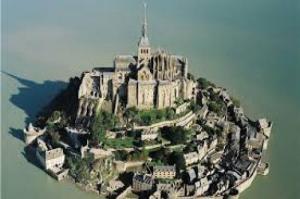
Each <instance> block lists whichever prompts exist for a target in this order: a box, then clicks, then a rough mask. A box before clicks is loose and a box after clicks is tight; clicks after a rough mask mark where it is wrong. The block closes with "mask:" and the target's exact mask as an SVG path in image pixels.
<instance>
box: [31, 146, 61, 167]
mask: <svg viewBox="0 0 300 199" xmlns="http://www.w3.org/2000/svg"><path fill="white" fill-rule="evenodd" d="M36 157H37V159H38V160H39V162H40V163H41V164H42V166H43V167H44V168H45V169H46V170H58V169H61V168H62V166H63V164H64V162H65V155H64V152H63V149H62V148H55V149H51V150H45V151H44V150H40V149H37V150H36Z"/></svg>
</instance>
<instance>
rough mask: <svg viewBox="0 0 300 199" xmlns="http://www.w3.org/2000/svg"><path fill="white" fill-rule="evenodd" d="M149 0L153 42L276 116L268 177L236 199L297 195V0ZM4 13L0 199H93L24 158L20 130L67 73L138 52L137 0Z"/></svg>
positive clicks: (9, 5) (34, 1) (26, 4)
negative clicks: (182, 57)
mask: <svg viewBox="0 0 300 199" xmlns="http://www.w3.org/2000/svg"><path fill="white" fill-rule="evenodd" d="M148 4H149V5H148V7H149V9H148V13H149V17H148V18H149V36H150V42H151V45H152V46H153V47H154V48H157V47H162V48H165V49H167V50H168V51H169V52H172V53H177V54H181V55H185V56H187V57H188V59H189V66H190V70H191V72H192V73H193V74H195V75H197V76H203V77H206V78H208V79H210V80H212V81H214V82H216V83H217V84H218V85H220V86H224V87H226V88H228V89H229V91H230V92H231V93H232V94H233V95H235V96H236V97H238V98H239V99H240V101H241V103H242V105H243V107H244V109H245V111H246V112H247V113H248V114H249V115H250V116H251V117H252V118H254V119H258V118H260V117H267V118H268V119H270V120H272V121H274V128H273V132H272V137H271V142H270V143H269V148H268V151H267V154H266V156H267V157H266V158H267V159H268V161H269V162H270V163H271V171H270V174H269V175H268V176H266V177H257V178H256V179H255V181H254V183H253V185H252V186H251V187H250V189H248V190H247V191H245V192H244V193H243V194H242V197H241V198H244V199H253V198H258V199H271V198H272V199H277V198H278V199H282V198H288V199H294V198H300V195H299V192H298V189H299V188H300V183H299V178H300V172H299V168H300V153H299V151H300V150H299V145H300V132H299V129H300V108H299V107H300V83H299V80H300V79H299V75H300V37H299V36H300V27H299V26H300V3H299V1H297V0H252V1H238V0H226V1H219V0H201V1H199V0H189V1H179V0H166V1H159V0H151V1H149V3H148ZM2 11H3V12H2V13H3V15H2V19H3V21H2V22H3V26H2V36H3V38H2V73H1V79H2V81H1V85H2V92H1V95H2V101H1V106H2V110H1V122H2V126H1V147H2V148H1V149H2V150H1V151H2V153H1V155H2V157H1V160H2V164H1V171H2V175H1V179H2V183H1V189H2V190H1V194H2V198H4V199H15V198H23V199H33V198H44V199H50V198H51V199H52V198H57V199H60V198H61V199H63V198H72V199H77V198H78V199H79V198H86V199H88V198H97V196H95V195H94V194H90V193H85V192H82V191H81V190H79V189H78V188H76V187H75V186H73V185H72V184H68V183H58V182H56V181H55V180H53V179H52V178H51V177H49V176H48V175H46V174H45V173H44V172H43V171H42V170H40V169H38V168H37V167H36V166H34V165H32V164H31V163H29V162H28V161H27V160H26V158H24V156H23V147H24V143H23V142H22V141H21V140H20V139H21V138H22V137H21V133H22V128H23V127H24V125H25V123H27V122H29V121H31V120H32V119H33V118H34V116H35V114H36V113H37V112H38V111H39V110H40V109H41V107H43V106H44V105H46V104H47V102H48V101H49V100H50V99H51V98H52V97H53V96H54V95H55V93H57V92H59V90H60V89H62V88H64V87H65V86H66V84H65V82H66V81H67V80H68V78H69V77H70V76H75V75H80V72H81V71H83V70H88V69H90V68H92V67H96V66H111V65H112V59H113V57H114V56H115V55H117V54H120V53H121V54H132V53H135V52H136V44H137V41H138V37H139V34H140V29H141V21H142V18H141V17H142V3H141V1H139V0H131V1H121V0H119V1H117V0H102V1H95V0H92V1H85V2H83V1H80V0H69V1H38V0H27V1H18V0H4V1H3V4H2Z"/></svg>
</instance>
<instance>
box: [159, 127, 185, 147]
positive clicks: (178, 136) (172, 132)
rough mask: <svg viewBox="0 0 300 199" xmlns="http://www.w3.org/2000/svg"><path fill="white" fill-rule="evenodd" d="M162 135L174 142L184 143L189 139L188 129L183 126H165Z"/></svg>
mask: <svg viewBox="0 0 300 199" xmlns="http://www.w3.org/2000/svg"><path fill="white" fill-rule="evenodd" d="M161 133H162V137H163V138H165V139H167V140H170V141H171V143H172V144H183V143H185V142H186V140H187V131H186V130H185V129H184V128H183V127H181V126H177V127H164V128H163V129H162V131H161Z"/></svg>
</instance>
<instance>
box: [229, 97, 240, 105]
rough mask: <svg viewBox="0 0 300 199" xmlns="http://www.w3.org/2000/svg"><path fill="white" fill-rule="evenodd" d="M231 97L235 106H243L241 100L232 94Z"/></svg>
mask: <svg viewBox="0 0 300 199" xmlns="http://www.w3.org/2000/svg"><path fill="white" fill-rule="evenodd" d="M230 98H231V101H232V103H233V105H234V106H236V107H240V106H241V103H240V101H239V100H238V99H236V98H234V97H232V96H231V97H230Z"/></svg>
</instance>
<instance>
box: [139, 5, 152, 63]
mask: <svg viewBox="0 0 300 199" xmlns="http://www.w3.org/2000/svg"><path fill="white" fill-rule="evenodd" d="M146 12H147V4H146V3H144V22H143V26H142V35H141V37H140V40H139V42H138V65H141V64H147V63H148V62H149V60H150V58H151V48H150V42H149V39H148V35H147V13H146Z"/></svg>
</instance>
